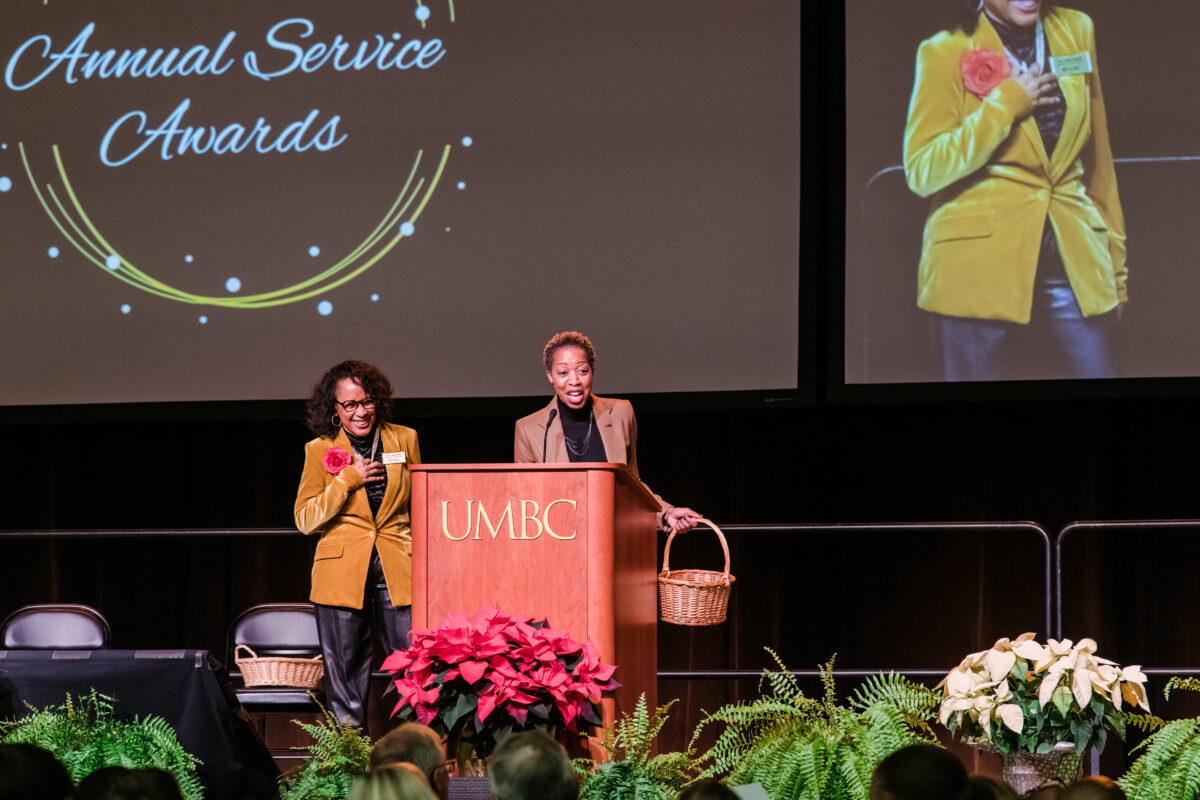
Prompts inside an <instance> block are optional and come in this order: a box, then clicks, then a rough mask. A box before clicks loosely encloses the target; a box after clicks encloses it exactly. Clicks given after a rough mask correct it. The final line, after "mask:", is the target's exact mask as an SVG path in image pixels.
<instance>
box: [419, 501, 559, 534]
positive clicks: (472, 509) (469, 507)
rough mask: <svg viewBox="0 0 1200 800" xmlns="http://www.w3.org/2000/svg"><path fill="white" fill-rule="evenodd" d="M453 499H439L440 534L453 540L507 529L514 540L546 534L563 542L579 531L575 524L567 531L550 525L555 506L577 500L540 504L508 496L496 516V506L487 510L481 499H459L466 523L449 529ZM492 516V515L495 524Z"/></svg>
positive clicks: (496, 532)
mask: <svg viewBox="0 0 1200 800" xmlns="http://www.w3.org/2000/svg"><path fill="white" fill-rule="evenodd" d="M454 502H455V501H453V500H439V501H438V503H439V504H441V506H442V534H443V535H444V536H445V537H446V538H447V539H450V540H452V541H455V542H462V541H466V540H468V539H470V540H475V541H478V540H480V539H482V538H483V537H484V535H485V532H486V534H488V535H490V536H491V538H492V539H493V540H494V539H496V538H497V537H499V536H500V533H501V531H504V530H507V538H509V539H513V540H516V541H533V540H535V539H539V538H541V537H542V535H543V534H545V535H546V536H549V537H550V538H551V539H558V540H559V541H564V542H565V541H570V540H571V539H574V538H575V537H576V536H578V535H579V530H578V529H577V528H576V529H572V531H571V532H570V534H564V533H560V532H557V531H555V530H554V529H553V528H552V527H551V526H550V511H551V509H553V508H554V507H555V506H558V505H568V506H570V507H571V508H572V509H578V507H579V505H578V503H576V501H574V500H571V499H569V498H565V497H564V498H560V499H558V500H551V501H550V502H549V503H546V505H545V507H541V506H540V505H539V504H538V501H536V500H509V501H508V502H507V503H505V504H504V507H503V509H501V510H499V516H496V512H497V509H496V508H495V507H493V508H492V511H491V512H490V513H489V512H488V509H487V508H486V507H485V506H484V504H483V501H482V500H464V501H462V502H463V504H464V505H465V506H466V512H467V513H466V519H467V525H466V529H465V530H464V531H463V532H462V533H457V532H452V531H451V530H450V506H451V504H452V503H454ZM514 503H517V504H518V510H516V511H514V510H513V504H514ZM493 519H495V523H494V524H493V522H492V520H493ZM518 520H519V525H518Z"/></svg>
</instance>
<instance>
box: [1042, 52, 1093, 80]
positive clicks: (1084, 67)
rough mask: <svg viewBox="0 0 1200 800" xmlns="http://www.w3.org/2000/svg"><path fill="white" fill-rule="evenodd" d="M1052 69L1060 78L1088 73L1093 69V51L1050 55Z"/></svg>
mask: <svg viewBox="0 0 1200 800" xmlns="http://www.w3.org/2000/svg"><path fill="white" fill-rule="evenodd" d="M1050 71H1051V72H1053V73H1054V74H1055V75H1057V76H1058V77H1060V78H1069V77H1071V76H1072V75H1087V74H1089V73H1090V72H1091V71H1092V54H1091V53H1072V54H1071V55H1069V56H1059V57H1058V58H1055V57H1053V56H1051V57H1050Z"/></svg>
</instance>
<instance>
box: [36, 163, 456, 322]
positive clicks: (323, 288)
mask: <svg viewBox="0 0 1200 800" xmlns="http://www.w3.org/2000/svg"><path fill="white" fill-rule="evenodd" d="M18 147H19V149H20V153H21V164H22V165H23V166H24V168H25V174H26V176H27V177H28V178H29V183H30V185H31V186H32V187H33V191H34V193H35V194H36V195H37V199H38V202H39V203H41V206H42V209H43V210H44V211H45V212H46V215H47V216H48V217H49V218H50V220H51V221H52V222H53V223H54V225H55V227H57V228H58V230H59V232H60V233H62V235H63V237H64V238H65V239H66V240H67V241H68V242H69V243H70V244H71V246H72V247H74V248H75V249H76V250H77V251H78V252H79V253H80V255H82V256H83V257H84V258H86V259H87V260H88V261H90V262H91V263H92V264H94V265H96V266H97V267H99V268H100V269H102V270H104V271H106V272H108V273H109V274H111V275H112V276H113V277H114V278H116V279H117V280H120V281H124V282H125V283H127V284H129V285H131V286H133V287H135V288H137V289H140V290H142V291H144V292H147V293H149V294H153V295H157V296H159V297H164V298H167V299H169V300H175V301H178V302H181V303H193V304H198V305H211V306H220V307H224V308H239V309H253V308H269V307H271V306H281V305H286V304H288V303H295V302H299V301H301V300H307V299H309V298H311V297H316V296H318V295H320V294H324V293H325V292H328V291H329V290H331V289H334V288H336V287H338V286H341V285H342V284H344V283H346V282H348V281H351V280H354V279H355V278H357V277H358V276H359V275H361V274H362V273H364V272H366V271H367V270H368V269H370V268H371V267H372V266H374V265H375V264H376V263H378V261H379V260H380V259H381V258H383V256H385V255H387V253H388V252H390V251H391V250H392V248H394V247H395V246H396V245H397V244H399V243H400V241H401V240H402V239H404V238H405V237H407V236H411V235H412V234H413V232H414V231H415V229H416V222H417V219H418V218H419V217H420V216H421V212H422V211H423V210H424V209H425V205H426V204H427V203H428V202H429V198H430V197H431V196H432V195H433V192H434V190H435V189H436V188H437V185H438V182H439V181H440V179H441V177H442V173H443V171H444V170H445V168H446V162H447V160H448V159H449V157H450V146H449V145H446V146H445V147H444V148H443V149H442V153H441V157H440V159H438V161H437V164H436V167H435V168H434V169H433V174H432V175H430V176H428V177H424V176H422V174H421V162H422V160H424V155H425V154H424V151H420V150H419V151H417V155H416V157H415V158H414V159H413V164H412V169H411V170H410V171H409V174H408V180H407V181H406V182H405V183H404V186H403V187H402V188H401V190H400V193H399V195H397V197H396V200H395V202H394V203H393V204H392V206H391V208H389V209H388V210H387V212H386V213H385V214H384V215H383V218H382V219H381V220H380V221H379V223H378V224H377V225H376V226H375V228H374V229H373V230H372V231H371V232H370V233H369V234H368V235H367V236H366V237H365V238H364V239H363V240H362V241H361V242H359V244H358V245H357V246H356V247H354V248H353V249H352V250H351V251H350V252H348V253H346V254H345V255H344V256H342V257H341V258H340V259H338V260H337V261H336V262H334V263H333V264H332V265H330V266H328V267H326V268H325V269H324V270H322V271H321V272H319V273H317V274H316V275H313V276H312V277H310V278H308V279H306V280H303V281H300V282H299V283H295V284H292V285H291V286H285V287H282V288H279V289H274V290H272V291H269V292H260V293H258V294H252V295H245V296H241V297H237V296H234V297H229V296H225V297H221V296H217V295H200V294H194V293H191V292H187V291H184V290H182V289H180V288H178V287H174V286H169V285H167V284H165V283H163V282H162V281H159V280H156V279H155V278H154V277H152V276H151V275H149V274H148V273H146V272H145V271H143V270H142V269H140V268H139V267H138V266H137V265H135V264H133V263H132V262H131V261H129V260H128V259H127V258H125V257H124V256H122V255H121V253H120V251H119V250H118V249H117V248H115V247H113V246H112V245H111V244H110V243H109V242H108V240H107V239H106V238H105V236H104V234H103V233H101V231H100V230H98V229H97V227H96V225H95V224H93V223H92V220H91V218H90V217H89V216H88V213H87V211H86V210H85V209H84V207H83V204H82V203H81V202H80V201H79V197H78V196H77V194H76V192H75V189H74V187H72V185H71V179H70V177H68V175H67V170H66V167H65V166H64V164H63V160H62V154H61V153H60V152H59V149H58V146H57V145H55V146H54V147H53V152H54V162H55V165H56V166H57V175H58V180H59V182H60V186H59V188H58V189H56V188H55V186H54V185H53V184H52V183H45V184H40V185H39V183H40V182H39V180H38V178H37V177H36V176H35V175H34V172H33V168H32V167H31V166H30V163H29V158H28V156H27V154H26V152H25V144H24V143H23V142H21V143H19V145H18Z"/></svg>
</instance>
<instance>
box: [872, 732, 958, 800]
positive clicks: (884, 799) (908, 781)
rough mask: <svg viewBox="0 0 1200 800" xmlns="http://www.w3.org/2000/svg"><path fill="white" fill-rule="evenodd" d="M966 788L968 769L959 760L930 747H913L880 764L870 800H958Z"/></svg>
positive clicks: (923, 745)
mask: <svg viewBox="0 0 1200 800" xmlns="http://www.w3.org/2000/svg"><path fill="white" fill-rule="evenodd" d="M967 787H968V784H967V769H966V767H964V766H963V765H962V762H961V761H959V760H958V758H956V757H955V756H954V755H952V754H951V753H947V752H946V751H945V750H943V749H942V748H940V747H936V746H934V745H931V744H914V745H910V746H908V747H902V748H900V749H899V750H897V751H896V752H894V753H892V754H891V755H890V756H888V757H887V758H885V759H884V760H883V761H881V762H879V766H878V767H876V768H875V775H874V777H873V778H872V779H871V800H961V798H963V797H964V796H966V794H967V791H968V788H967Z"/></svg>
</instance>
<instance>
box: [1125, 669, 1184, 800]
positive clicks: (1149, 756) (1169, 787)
mask: <svg viewBox="0 0 1200 800" xmlns="http://www.w3.org/2000/svg"><path fill="white" fill-rule="evenodd" d="M1172 689H1186V690H1188V691H1190V692H1200V681H1198V680H1196V679H1195V678H1171V679H1170V680H1169V681H1167V685H1166V686H1165V687H1163V697H1164V698H1165V699H1167V700H1170V699H1171V690H1172ZM1126 722H1128V723H1130V724H1133V725H1136V726H1137V727H1138V728H1140V729H1141V730H1143V731H1155V733H1154V734H1153V735H1152V736H1150V737H1149V738H1148V739H1146V740H1145V741H1144V742H1142V743H1141V744H1139V745H1138V746H1137V747H1135V748H1134V749H1133V750H1132V751H1130V754H1131V755H1132V754H1133V753H1137V752H1139V751H1141V755H1140V756H1138V759H1137V760H1136V761H1134V762H1133V764H1132V765H1131V766H1130V767H1129V771H1128V772H1126V773H1125V775H1124V776H1123V777H1122V778H1121V780H1120V784H1121V788H1122V789H1124V790H1125V794H1126V795H1128V797H1129V800H1158V798H1163V797H1169V798H1171V800H1200V717H1190V718H1188V719H1177V720H1172V721H1171V722H1167V721H1165V720H1163V719H1160V718H1158V717H1154V716H1150V715H1149V714H1146V715H1138V716H1136V717H1134V716H1132V715H1131V716H1130V717H1127V718H1126Z"/></svg>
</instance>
